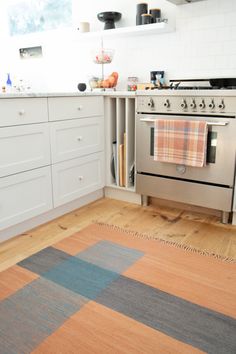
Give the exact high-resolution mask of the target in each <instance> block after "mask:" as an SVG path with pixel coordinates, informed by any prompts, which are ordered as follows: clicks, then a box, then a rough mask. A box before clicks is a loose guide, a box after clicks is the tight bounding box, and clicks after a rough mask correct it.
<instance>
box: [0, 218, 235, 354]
mask: <svg viewBox="0 0 236 354" xmlns="http://www.w3.org/2000/svg"><path fill="white" fill-rule="evenodd" d="M25 353H43V354H47V353H51V354H52V353H65V354H68V353H82V354H83V353H88V354H91V353H99V354H105V353H115V354H119V353H125V354H132V353H135V354H137V353H140V354H146V353H150V354H155V353H158V354H162V353H163V354H166V353H181V354H183V353H186V354H187V353H188V354H190V353H191V354H192V353H212V354H213V353H214V354H235V353H236V265H235V263H233V262H225V261H223V260H221V259H217V258H214V257H212V256H209V255H201V254H199V253H198V252H192V251H189V250H187V249H181V248H180V247H175V246H174V245H172V244H168V242H164V241H159V240H155V239H147V238H145V237H143V238H142V237H140V235H138V234H135V233H134V234H132V233H131V232H126V231H124V230H122V229H119V228H116V227H112V226H110V225H105V224H92V225H89V226H88V227H87V228H85V229H83V230H82V231H79V232H77V233H76V234H74V235H72V236H70V237H68V238H66V239H64V240H62V241H60V242H58V243H56V244H54V245H53V246H50V247H47V248H45V249H43V250H41V251H40V252H38V253H36V254H33V255H32V256H30V257H28V258H26V259H25V260H23V261H21V262H19V263H18V264H16V265H14V266H13V267H11V268H9V269H7V270H5V271H3V272H2V273H0V354H25Z"/></svg>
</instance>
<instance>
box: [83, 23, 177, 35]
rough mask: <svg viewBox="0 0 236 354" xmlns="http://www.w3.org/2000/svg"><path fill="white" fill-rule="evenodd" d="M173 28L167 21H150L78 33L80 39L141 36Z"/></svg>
mask: <svg viewBox="0 0 236 354" xmlns="http://www.w3.org/2000/svg"><path fill="white" fill-rule="evenodd" d="M174 30H175V28H174V26H173V25H170V24H169V23H168V22H167V23H166V22H160V23H151V24H149V25H141V26H131V27H119V28H114V29H110V30H103V31H96V32H86V33H79V38H80V39H88V38H99V37H100V38H110V37H111V38H113V37H122V36H126V37H127V36H142V35H150V34H162V33H169V32H174Z"/></svg>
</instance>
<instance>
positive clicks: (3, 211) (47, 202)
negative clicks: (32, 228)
mask: <svg viewBox="0 0 236 354" xmlns="http://www.w3.org/2000/svg"><path fill="white" fill-rule="evenodd" d="M50 209H52V186H51V170H50V167H43V168H39V169H36V170H33V171H28V172H23V173H19V174H16V175H13V176H9V177H3V178H0V230H2V229H5V228H7V227H9V226H12V225H15V224H17V223H20V222H23V221H25V220H27V219H29V218H32V217H34V216H37V215H39V214H41V213H43V212H46V211H48V210H50Z"/></svg>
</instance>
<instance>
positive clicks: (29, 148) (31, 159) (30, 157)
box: [0, 123, 50, 177]
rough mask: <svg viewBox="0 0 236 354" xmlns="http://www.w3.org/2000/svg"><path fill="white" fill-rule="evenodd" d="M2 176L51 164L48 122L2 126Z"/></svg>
mask: <svg viewBox="0 0 236 354" xmlns="http://www.w3.org/2000/svg"><path fill="white" fill-rule="evenodd" d="M0 152H1V153H0V177H3V176H7V175H11V174H14V173H17V172H23V171H26V170H31V169H33V168H37V167H41V166H46V165H49V164H50V138H49V127H48V124H47V123H44V124H32V125H23V126H17V127H8V128H0Z"/></svg>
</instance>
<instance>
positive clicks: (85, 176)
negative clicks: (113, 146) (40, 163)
mask: <svg viewBox="0 0 236 354" xmlns="http://www.w3.org/2000/svg"><path fill="white" fill-rule="evenodd" d="M52 178H53V200H54V207H57V206H59V205H62V204H65V203H68V202H70V201H72V200H74V199H77V198H79V197H81V196H84V195H86V194H89V193H91V192H95V191H96V190H98V189H101V188H103V187H104V155H103V153H98V154H92V155H89V156H86V157H81V158H78V159H73V160H70V161H65V162H61V163H58V164H56V165H53V166H52Z"/></svg>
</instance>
